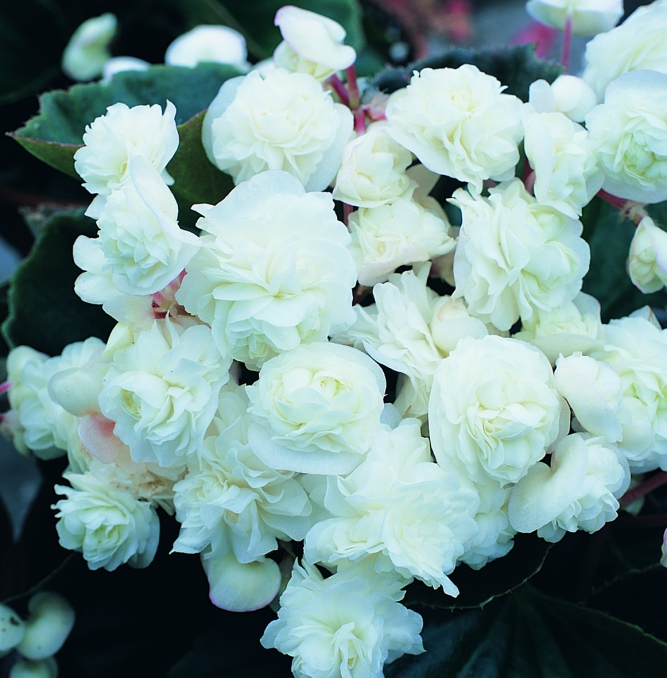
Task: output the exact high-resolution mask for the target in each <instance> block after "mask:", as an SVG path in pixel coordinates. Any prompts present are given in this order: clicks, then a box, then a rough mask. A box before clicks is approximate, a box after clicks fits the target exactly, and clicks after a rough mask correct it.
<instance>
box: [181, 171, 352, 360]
mask: <svg viewBox="0 0 667 678" xmlns="http://www.w3.org/2000/svg"><path fill="white" fill-rule="evenodd" d="M196 208H197V211H198V212H199V213H200V214H203V215H204V218H203V219H200V220H199V221H198V222H197V224H198V226H199V227H200V228H201V229H202V230H203V232H204V235H202V237H201V241H202V248H201V250H200V251H199V252H198V253H197V255H195V257H194V259H193V260H192V261H191V263H190V265H189V266H188V269H187V274H186V276H185V278H184V279H183V283H182V285H181V288H180V290H179V291H178V292H177V294H176V298H177V300H178V301H179V302H180V303H182V304H183V305H184V306H185V308H186V310H187V311H188V312H189V313H192V314H195V315H197V316H199V317H200V318H201V319H202V320H203V321H204V322H206V323H209V324H210V325H211V327H212V328H213V335H214V339H215V341H216V343H217V344H218V346H220V348H221V350H222V351H223V352H224V353H229V354H230V355H232V357H234V358H235V359H236V360H239V361H241V362H244V363H246V364H247V365H248V366H249V367H251V369H259V367H261V365H262V364H263V363H264V362H266V361H267V360H269V359H270V358H272V357H274V356H275V355H277V354H279V353H282V352H283V351H288V350H290V349H292V348H296V347H297V346H298V345H299V344H301V343H304V342H311V341H325V340H326V338H327V336H328V335H329V334H332V333H334V332H338V331H340V330H342V329H343V328H345V327H347V326H348V325H349V324H351V323H352V321H353V319H354V315H353V312H352V287H354V284H355V282H356V278H357V271H356V266H355V264H354V260H353V259H352V256H351V255H350V254H349V253H348V251H347V249H346V246H347V244H348V243H349V240H350V236H349V234H348V232H347V229H346V228H345V226H343V224H342V223H340V222H339V221H338V220H337V219H336V215H335V213H334V210H333V200H332V199H331V195H330V194H326V193H306V192H305V191H304V189H303V187H302V186H301V184H300V183H299V182H298V181H297V180H296V179H295V178H294V177H293V176H291V175H290V174H288V173H287V172H279V171H271V172H264V173H262V174H260V175H258V176H256V177H254V178H253V179H251V180H250V181H248V182H246V183H244V184H242V185H240V186H237V187H236V188H235V189H234V190H233V191H232V192H231V193H230V194H229V195H228V196H227V197H226V198H225V199H224V200H223V201H222V202H220V203H218V205H216V206H215V207H211V206H209V205H197V206H196Z"/></svg>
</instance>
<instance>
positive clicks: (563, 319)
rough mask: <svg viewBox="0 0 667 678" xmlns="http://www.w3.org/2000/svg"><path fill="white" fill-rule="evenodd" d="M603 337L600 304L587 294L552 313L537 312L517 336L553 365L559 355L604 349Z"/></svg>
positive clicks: (551, 311)
mask: <svg viewBox="0 0 667 678" xmlns="http://www.w3.org/2000/svg"><path fill="white" fill-rule="evenodd" d="M601 336H602V321H601V320H600V302H599V301H598V300H597V299H595V297H592V296H591V295H590V294H585V293H584V292H579V294H577V296H576V297H575V298H574V299H573V300H572V301H567V302H565V303H564V304H561V305H560V306H557V307H556V308H554V309H552V310H550V311H541V310H540V309H536V311H535V313H533V315H532V316H531V317H530V318H529V319H528V320H523V321H522V322H521V331H520V332H517V333H516V334H515V335H513V337H514V339H519V340H521V341H527V342H528V343H529V344H532V345H533V346H535V347H537V348H539V349H540V351H542V353H544V355H546V356H547V358H549V362H550V363H551V364H552V365H554V364H555V363H556V360H558V356H559V355H564V356H568V355H572V354H573V353H574V352H575V351H581V352H582V353H586V352H588V351H589V350H592V349H593V348H595V347H598V346H599V347H601V346H602V342H601Z"/></svg>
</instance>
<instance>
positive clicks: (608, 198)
mask: <svg viewBox="0 0 667 678" xmlns="http://www.w3.org/2000/svg"><path fill="white" fill-rule="evenodd" d="M597 196H598V198H601V199H602V200H604V201H605V202H608V203H609V204H610V205H612V206H613V207H615V208H616V209H619V210H621V211H623V210H624V209H625V206H626V205H627V203H628V201H627V200H625V199H624V198H618V197H617V196H615V195H612V194H611V193H607V191H605V190H604V189H602V188H601V189H600V190H599V191H598V193H597Z"/></svg>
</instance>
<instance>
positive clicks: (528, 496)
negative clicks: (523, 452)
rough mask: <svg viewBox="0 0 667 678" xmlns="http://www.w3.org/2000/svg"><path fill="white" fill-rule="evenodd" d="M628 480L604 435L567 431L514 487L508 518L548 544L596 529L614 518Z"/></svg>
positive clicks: (620, 462) (627, 475)
mask: <svg viewBox="0 0 667 678" xmlns="http://www.w3.org/2000/svg"><path fill="white" fill-rule="evenodd" d="M629 480H630V476H629V473H627V468H624V464H623V462H622V458H621V459H619V456H618V453H617V451H615V450H614V449H613V446H609V445H608V444H605V442H604V440H603V439H602V438H591V437H585V436H582V435H580V434H578V433H575V434H573V435H569V436H567V437H566V438H564V439H563V440H561V442H560V443H559V444H558V446H557V447H556V449H555V451H554V453H553V454H552V456H551V466H547V465H546V464H544V463H542V462H540V463H538V464H535V466H533V467H532V468H531V469H530V470H529V471H528V473H527V475H525V476H524V477H523V478H522V479H521V480H519V482H518V483H517V484H516V486H515V487H514V489H513V490H512V494H511V496H510V501H509V517H510V522H511V523H512V526H513V527H514V528H515V529H516V530H517V531H518V532H533V531H535V530H537V534H538V535H539V536H540V537H542V538H543V539H546V540H547V541H550V542H557V541H560V539H562V538H563V536H564V535H565V532H576V531H577V530H585V531H586V532H596V531H597V530H599V529H600V528H601V527H602V526H603V525H604V524H605V523H607V522H609V521H611V520H614V519H615V518H616V512H617V510H618V507H619V504H618V498H619V497H620V496H621V495H622V494H623V493H624V492H625V490H626V489H627V487H628V483H629Z"/></svg>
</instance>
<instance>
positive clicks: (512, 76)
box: [372, 45, 563, 101]
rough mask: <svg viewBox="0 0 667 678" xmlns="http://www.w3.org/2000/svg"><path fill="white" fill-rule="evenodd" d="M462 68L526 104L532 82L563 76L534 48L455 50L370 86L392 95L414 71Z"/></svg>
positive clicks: (384, 75)
mask: <svg viewBox="0 0 667 678" xmlns="http://www.w3.org/2000/svg"><path fill="white" fill-rule="evenodd" d="M463 64H473V65H474V66H477V68H479V70H480V71H483V72H484V73H487V74H488V75H492V76H493V77H494V78H497V79H498V80H499V81H500V82H501V83H502V84H503V85H505V86H506V87H507V89H506V90H505V93H507V94H514V95H515V96H517V97H519V98H520V99H522V100H523V101H528V88H529V87H530V85H531V83H533V82H535V80H540V79H543V80H546V81H547V82H553V81H554V80H555V79H556V78H557V77H558V76H559V75H560V74H561V73H562V72H563V68H562V66H559V65H558V64H554V63H551V62H550V61H542V60H541V59H538V58H537V57H536V56H535V47H534V46H533V45H517V46H516V47H510V48H503V49H483V50H478V51H476V50H471V49H463V48H460V47H457V48H456V49H452V50H450V51H448V52H445V53H444V54H439V55H437V56H433V57H429V58H427V59H424V60H422V61H417V62H415V63H414V64H411V65H410V66H407V67H406V68H396V69H391V70H387V71H385V72H384V73H380V74H379V75H378V76H377V77H376V78H375V79H374V80H373V82H372V84H373V85H374V86H375V87H377V88H378V89H380V90H383V91H385V92H389V93H391V92H395V91H396V90H397V89H401V88H402V87H405V86H406V85H407V84H408V82H409V81H410V78H411V77H412V73H413V71H419V70H421V69H422V68H458V67H459V66H462V65H463Z"/></svg>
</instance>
